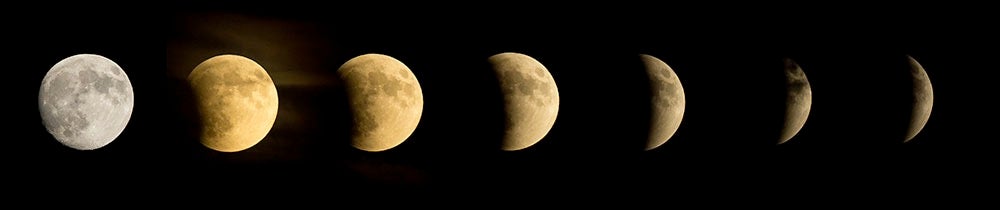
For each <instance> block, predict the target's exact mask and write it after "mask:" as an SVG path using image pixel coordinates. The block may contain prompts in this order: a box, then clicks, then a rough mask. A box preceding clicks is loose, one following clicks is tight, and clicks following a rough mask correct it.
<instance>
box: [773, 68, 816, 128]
mask: <svg viewBox="0 0 1000 210" xmlns="http://www.w3.org/2000/svg"><path fill="white" fill-rule="evenodd" d="M785 81H786V82H787V83H786V85H787V86H786V87H787V89H786V91H788V96H787V98H786V99H785V126H784V127H783V128H782V129H781V138H780V139H778V144H783V143H785V142H788V140H791V139H792V137H795V134H798V133H799V130H801V129H802V126H803V125H805V124H806V119H808V118H809V110H810V109H811V108H812V86H809V79H807V78H806V73H805V72H803V71H802V68H801V67H799V64H796V63H795V61H792V59H787V58H786V59H785Z"/></svg>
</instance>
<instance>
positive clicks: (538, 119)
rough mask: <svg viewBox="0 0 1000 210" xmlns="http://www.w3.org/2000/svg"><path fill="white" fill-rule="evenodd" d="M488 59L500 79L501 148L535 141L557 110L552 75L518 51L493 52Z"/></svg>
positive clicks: (543, 133)
mask: <svg viewBox="0 0 1000 210" xmlns="http://www.w3.org/2000/svg"><path fill="white" fill-rule="evenodd" d="M489 62H490V64H492V65H493V70H494V72H495V73H496V75H497V78H498V79H499V80H500V88H501V89H502V92H503V98H504V111H505V112H506V114H507V117H506V119H507V122H506V126H505V127H506V128H505V132H504V137H503V142H502V146H501V149H503V150H506V151H513V150H521V149H524V148H528V147H530V146H532V145H534V144H535V143H538V142H539V141H541V140H542V138H543V137H545V135H546V134H548V132H549V130H550V129H552V126H553V125H554V124H555V121H556V115H557V114H558V113H559V90H557V89H556V81H555V79H554V78H553V77H552V74H550V73H549V70H548V69H546V68H545V66H543V65H542V63H540V62H538V61H537V60H535V59H534V58H532V57H530V56H527V55H524V54H520V53H509V52H508V53H500V54H496V55H493V56H490V57H489Z"/></svg>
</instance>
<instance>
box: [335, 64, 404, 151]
mask: <svg viewBox="0 0 1000 210" xmlns="http://www.w3.org/2000/svg"><path fill="white" fill-rule="evenodd" d="M337 73H338V74H340V78H341V80H342V81H344V83H345V84H344V87H345V88H346V90H347V96H348V100H349V101H350V108H351V113H353V115H354V133H353V136H352V139H351V144H352V145H353V146H354V147H355V148H358V149H360V150H364V151H369V152H378V151H384V150H388V149H392V148H393V147H396V146H398V145H399V144H402V143H403V141H405V140H406V139H407V138H409V137H410V135H411V134H413V131H414V130H416V129H417V124H418V123H419V122H420V115H421V114H422V112H423V109H424V96H423V92H422V91H421V89H420V83H419V82H417V77H416V76H415V75H413V72H412V71H410V68H409V67H406V65H404V64H403V63H402V62H400V61H399V60H396V59H395V58H392V57H389V56H386V55H381V54H365V55H361V56H358V57H354V58H352V59H351V60H348V61H347V62H346V63H344V65H342V66H340V69H338V70H337Z"/></svg>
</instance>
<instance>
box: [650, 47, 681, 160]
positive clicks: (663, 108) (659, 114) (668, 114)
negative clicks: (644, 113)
mask: <svg viewBox="0 0 1000 210" xmlns="http://www.w3.org/2000/svg"><path fill="white" fill-rule="evenodd" d="M639 58H640V59H641V60H642V64H643V65H644V66H645V68H646V74H647V75H648V76H649V85H650V86H649V87H650V89H651V91H652V93H653V95H652V104H651V105H652V108H653V110H652V111H653V112H652V116H651V117H652V118H651V119H650V120H651V121H650V128H649V132H650V133H649V139H648V140H647V141H646V150H647V151H648V150H652V149H656V148H657V147H659V146H660V145H663V143H666V142H667V140H670V137H672V136H673V135H674V133H675V132H677V128H679V127H680V126H681V119H683V118H684V106H685V103H686V99H685V98H684V87H683V86H681V80H680V78H678V77H677V74H675V73H674V70H673V69H671V68H670V66H668V65H667V63H664V62H663V61H662V60H660V59H658V58H656V57H653V56H650V55H646V54H640V55H639Z"/></svg>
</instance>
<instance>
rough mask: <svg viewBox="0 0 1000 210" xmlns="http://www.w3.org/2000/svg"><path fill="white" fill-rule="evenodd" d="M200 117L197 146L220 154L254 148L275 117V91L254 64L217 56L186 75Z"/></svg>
mask: <svg viewBox="0 0 1000 210" xmlns="http://www.w3.org/2000/svg"><path fill="white" fill-rule="evenodd" d="M188 82H190V85H191V90H192V91H193V92H194V97H195V100H196V101H197V102H196V103H197V107H198V114H199V116H200V117H201V124H202V127H201V128H202V131H201V144H203V145H205V146H206V147H208V148H210V149H213V150H216V151H221V152H237V151H242V150H245V149H247V148H250V147H252V146H253V145H256V144H257V143H258V142H260V141H261V140H262V139H264V136H266V135H267V133H268V132H270V130H271V126H272V125H274V119H275V118H276V117H277V115H278V90H277V89H276V88H275V87H274V82H273V81H271V77H270V76H269V75H268V74H267V71H264V67H261V66H260V65H259V64H257V62H254V61H253V60H250V59H248V58H245V57H243V56H238V55H219V56H215V57H212V58H209V59H208V60H205V61H204V62H202V63H201V64H198V66H196V67H194V70H193V71H191V74H190V75H188Z"/></svg>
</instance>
